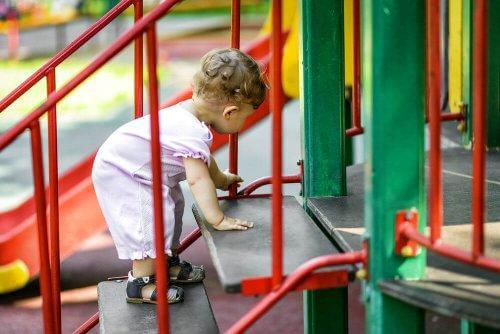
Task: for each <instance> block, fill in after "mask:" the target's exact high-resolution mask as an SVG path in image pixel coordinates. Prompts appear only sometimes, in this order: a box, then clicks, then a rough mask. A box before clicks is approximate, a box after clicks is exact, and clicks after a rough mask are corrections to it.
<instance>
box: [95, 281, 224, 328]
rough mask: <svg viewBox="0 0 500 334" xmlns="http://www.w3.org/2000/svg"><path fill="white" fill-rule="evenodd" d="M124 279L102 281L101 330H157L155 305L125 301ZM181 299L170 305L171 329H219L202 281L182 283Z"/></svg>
mask: <svg viewBox="0 0 500 334" xmlns="http://www.w3.org/2000/svg"><path fill="white" fill-rule="evenodd" d="M125 287H126V281H108V282H101V283H99V285H98V287H97V291H98V298H99V327H100V332H101V333H106V334H115V333H116V334H121V333H157V332H158V330H157V323H156V305H151V304H129V303H127V302H126V301H125ZM182 287H183V289H184V292H185V293H184V302H182V303H178V304H173V305H169V312H170V333H176V334H179V333H182V334H212V333H219V330H218V328H217V324H216V322H215V319H214V316H213V313H212V308H211V307H210V303H209V301H208V297H207V294H206V292H205V288H204V286H203V284H201V283H199V284H184V285H182Z"/></svg>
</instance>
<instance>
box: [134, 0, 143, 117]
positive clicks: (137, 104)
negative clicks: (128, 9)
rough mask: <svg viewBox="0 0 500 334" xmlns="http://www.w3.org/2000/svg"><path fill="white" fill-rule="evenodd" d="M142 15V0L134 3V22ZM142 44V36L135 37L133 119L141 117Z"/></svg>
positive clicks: (136, 0)
mask: <svg viewBox="0 0 500 334" xmlns="http://www.w3.org/2000/svg"><path fill="white" fill-rule="evenodd" d="M142 15H143V4H142V0H135V2H134V22H137V21H139V20H140V19H141V18H142ZM142 63H143V42H142V34H140V35H139V36H137V38H136V39H135V41H134V117H135V118H138V117H141V116H142V115H143V105H144V103H143V92H142V82H143V76H144V75H143V64H142Z"/></svg>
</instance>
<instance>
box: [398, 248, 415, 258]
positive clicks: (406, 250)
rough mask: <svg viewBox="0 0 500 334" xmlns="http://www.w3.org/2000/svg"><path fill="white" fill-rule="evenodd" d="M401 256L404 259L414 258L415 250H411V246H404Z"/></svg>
mask: <svg viewBox="0 0 500 334" xmlns="http://www.w3.org/2000/svg"><path fill="white" fill-rule="evenodd" d="M401 255H402V256H403V257H412V256H414V254H413V248H411V247H410V246H404V247H403V248H401Z"/></svg>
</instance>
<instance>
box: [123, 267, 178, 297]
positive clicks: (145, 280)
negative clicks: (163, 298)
mask: <svg viewBox="0 0 500 334" xmlns="http://www.w3.org/2000/svg"><path fill="white" fill-rule="evenodd" d="M155 282H156V278H155V276H154V275H151V276H144V277H134V276H132V271H129V272H128V281H127V298H126V299H127V302H128V303H133V304H143V303H146V304H156V303H157V297H156V288H155V289H154V291H153V293H152V294H151V297H150V298H149V299H148V298H143V297H142V288H144V287H145V286H146V285H148V284H154V283H155ZM167 299H168V303H169V304H175V303H179V302H182V301H183V300H184V290H183V289H182V288H180V287H178V286H175V285H169V287H168V291H167Z"/></svg>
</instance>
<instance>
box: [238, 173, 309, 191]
mask: <svg viewBox="0 0 500 334" xmlns="http://www.w3.org/2000/svg"><path fill="white" fill-rule="evenodd" d="M301 181H302V175H301V174H296V175H283V176H282V177H281V182H283V183H300V182H301ZM271 182H272V178H271V176H266V177H262V178H260V179H257V180H255V181H252V182H251V183H249V184H248V186H246V188H245V189H243V190H242V191H240V192H239V193H238V195H250V194H251V193H253V192H254V191H255V190H257V189H258V188H260V187H262V186H265V185H268V184H271Z"/></svg>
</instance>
